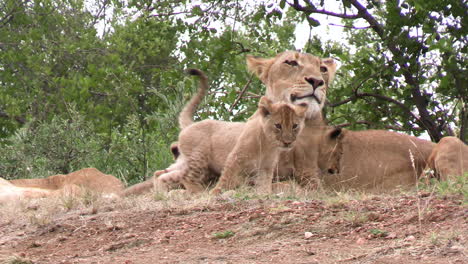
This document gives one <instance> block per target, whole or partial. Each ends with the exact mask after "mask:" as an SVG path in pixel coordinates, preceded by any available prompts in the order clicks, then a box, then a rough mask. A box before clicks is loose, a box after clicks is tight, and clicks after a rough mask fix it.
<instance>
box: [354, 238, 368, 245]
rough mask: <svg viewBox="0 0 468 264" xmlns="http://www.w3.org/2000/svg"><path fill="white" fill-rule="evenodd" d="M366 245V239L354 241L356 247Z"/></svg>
mask: <svg viewBox="0 0 468 264" xmlns="http://www.w3.org/2000/svg"><path fill="white" fill-rule="evenodd" d="M366 243H367V239H365V238H363V237H360V238H358V239H357V240H356V244H358V245H364V244H366Z"/></svg>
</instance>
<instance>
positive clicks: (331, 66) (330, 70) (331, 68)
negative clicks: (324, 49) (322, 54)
mask: <svg viewBox="0 0 468 264" xmlns="http://www.w3.org/2000/svg"><path fill="white" fill-rule="evenodd" d="M322 63H323V64H325V66H326V67H327V75H328V80H327V81H328V85H330V83H331V82H332V81H333V79H334V78H335V72H336V62H335V60H334V59H333V58H326V59H322Z"/></svg>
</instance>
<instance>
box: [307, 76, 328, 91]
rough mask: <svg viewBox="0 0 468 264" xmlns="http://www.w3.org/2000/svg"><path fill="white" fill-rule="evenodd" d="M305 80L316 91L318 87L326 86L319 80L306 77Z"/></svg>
mask: <svg viewBox="0 0 468 264" xmlns="http://www.w3.org/2000/svg"><path fill="white" fill-rule="evenodd" d="M304 79H305V80H306V82H308V83H310V84H311V85H312V87H314V90H315V89H317V87H319V86H322V85H323V84H324V82H323V80H319V79H316V78H314V77H305V78H304Z"/></svg>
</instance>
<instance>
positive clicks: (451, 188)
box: [419, 173, 468, 203]
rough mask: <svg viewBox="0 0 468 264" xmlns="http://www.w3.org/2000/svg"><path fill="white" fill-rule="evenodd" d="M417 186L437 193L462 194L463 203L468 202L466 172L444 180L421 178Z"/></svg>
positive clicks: (467, 177)
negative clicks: (421, 180)
mask: <svg viewBox="0 0 468 264" xmlns="http://www.w3.org/2000/svg"><path fill="white" fill-rule="evenodd" d="M419 188H420V189H422V190H425V191H428V192H434V193H437V194H439V195H462V196H463V200H464V203H468V173H465V174H464V175H460V176H450V177H449V178H448V179H447V180H446V181H439V180H437V179H434V178H432V179H430V181H427V180H426V179H423V182H420V184H419Z"/></svg>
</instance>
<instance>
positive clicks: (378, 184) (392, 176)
mask: <svg viewBox="0 0 468 264" xmlns="http://www.w3.org/2000/svg"><path fill="white" fill-rule="evenodd" d="M330 135H332V136H330ZM435 145H436V144H435V143H432V142H430V141H427V140H423V139H420V138H416V137H413V136H409V135H405V134H400V133H396V132H391V131H385V130H364V131H351V130H346V129H331V132H329V133H328V134H327V135H325V136H324V138H323V140H322V144H321V145H320V158H319V162H318V163H319V168H320V170H321V174H320V179H321V181H322V183H323V184H324V186H325V187H327V188H332V189H335V190H336V189H338V190H341V189H346V190H348V189H356V190H368V191H369V190H370V191H377V192H383V191H389V190H392V189H394V188H395V187H408V186H414V185H415V183H416V181H417V180H418V178H419V175H420V174H421V172H422V171H423V170H424V168H425V166H426V161H427V158H428V157H429V155H430V154H431V151H432V150H433V149H434V146H435Z"/></svg>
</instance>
